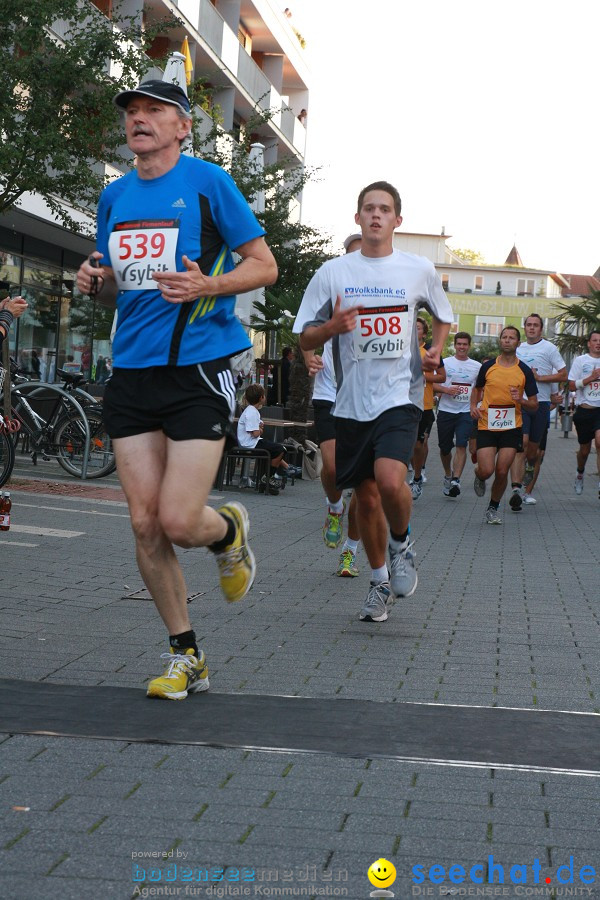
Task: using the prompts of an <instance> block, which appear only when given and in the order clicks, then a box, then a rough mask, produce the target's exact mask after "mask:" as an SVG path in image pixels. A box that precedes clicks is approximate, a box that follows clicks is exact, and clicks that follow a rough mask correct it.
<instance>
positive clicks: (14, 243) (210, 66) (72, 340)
mask: <svg viewBox="0 0 600 900" xmlns="http://www.w3.org/2000/svg"><path fill="white" fill-rule="evenodd" d="M84 2H93V5H94V6H96V7H97V8H98V10H99V11H100V12H101V13H102V14H103V15H105V16H107V17H108V18H112V16H113V13H115V14H117V13H118V14H120V15H126V16H132V17H134V18H135V19H137V21H139V23H140V24H141V25H143V26H144V27H150V26H151V25H152V24H153V23H154V22H156V21H157V20H161V19H164V18H165V16H167V15H168V14H172V15H173V16H174V17H176V18H177V20H178V24H177V25H176V26H175V27H174V28H172V29H170V30H169V32H168V33H167V34H162V35H160V36H159V37H157V38H156V39H155V40H154V43H153V45H152V47H151V48H150V51H149V55H150V56H151V57H152V58H154V59H157V60H158V59H161V58H164V57H166V56H168V54H169V53H171V52H172V51H179V50H180V49H181V46H182V42H183V40H184V38H186V37H187V39H188V45H189V49H190V56H191V59H192V65H193V72H192V78H193V79H197V78H203V79H204V81H205V83H206V84H207V85H208V86H210V88H211V97H212V103H213V106H214V107H218V110H219V117H220V122H221V124H222V127H223V129H224V130H226V131H229V130H233V131H234V132H235V131H236V130H237V131H239V130H240V129H242V128H243V127H244V126H245V124H246V122H247V121H248V120H249V119H250V118H251V116H252V115H253V113H255V112H257V111H260V110H267V109H272V110H273V109H274V110H275V114H274V115H273V116H272V118H270V120H269V121H268V122H266V123H265V124H264V125H262V126H261V127H260V128H259V129H258V130H257V131H256V132H253V133H255V135H256V140H258V141H260V142H261V143H262V144H263V145H264V147H265V150H264V159H265V163H266V164H269V163H271V162H275V161H277V160H279V159H292V160H297V161H299V162H301V161H302V160H303V159H304V152H305V142H306V124H305V121H306V120H305V118H304V116H301V114H302V112H303V111H304V110H306V109H307V107H308V93H309V72H308V68H307V66H306V63H305V60H304V56H303V51H302V47H301V45H300V42H299V40H298V37H297V36H296V34H295V32H294V30H293V28H292V27H291V24H290V22H289V19H288V18H287V17H286V15H285V13H284V7H283V4H282V5H280V4H279V3H277V2H276V0H84ZM55 29H56V35H57V36H58V37H59V38H64V29H63V26H62V25H61V23H56V25H55ZM149 77H159V78H160V77H162V73H161V71H160V70H159V69H153V70H151V72H150V73H149ZM195 114H196V116H197V118H198V119H199V121H200V124H201V128H202V127H203V125H204V127H205V130H206V131H208V130H209V129H210V127H211V124H212V122H211V119H210V110H208V111H207V110H204V109H200V108H199V107H196V109H195ZM299 116H300V117H301V118H299ZM126 169H127V161H126V156H125V157H124V162H123V166H122V171H125V170H126ZM106 171H107V174H108V175H109V176H113V177H114V176H116V175H118V174H120V172H119V170H118V169H114V168H112V167H106ZM70 212H71V214H72V215H73V216H74V217H75V218H76V220H78V221H80V222H82V223H86V222H87V224H88V225H90V224H91V226H92V229H93V220H92V219H91V218H90V217H86V215H85V213H82V212H80V211H75V210H70ZM93 249H94V243H93V241H92V240H88V239H86V238H84V237H82V236H81V235H79V234H77V233H75V232H71V231H69V230H67V229H65V228H63V227H62V226H61V225H60V224H59V223H58V221H57V220H56V217H55V216H54V215H53V214H52V212H51V211H50V210H49V208H48V207H47V205H46V203H45V202H44V200H43V199H42V198H41V197H39V196H36V195H31V194H30V195H25V196H24V197H23V198H22V200H21V201H20V203H19V206H18V207H15V208H14V209H13V210H11V211H10V212H9V213H8V214H6V215H5V216H3V217H0V288H3V289H8V290H10V292H11V293H12V294H13V296H14V295H16V294H18V293H21V294H23V296H25V297H26V298H27V300H28V301H29V309H28V311H27V313H25V315H23V317H22V318H21V319H20V320H19V322H18V323H17V325H16V326H15V327H14V328H13V329H12V330H11V353H12V355H13V356H15V357H16V358H17V359H18V361H19V363H20V364H21V365H22V367H23V368H24V369H26V370H30V371H31V359H32V351H33V350H35V351H36V354H37V358H38V359H39V360H40V364H41V376H42V378H44V379H47V380H50V381H52V380H54V374H55V370H56V368H57V367H60V366H62V365H64V363H65V362H67V361H68V362H70V363H72V365H75V364H80V365H81V366H82V371H84V374H85V375H86V376H88V377H94V374H95V369H96V363H97V361H98V360H99V359H100V357H102V358H104V359H106V358H110V342H109V336H110V327H111V322H112V313H111V312H110V311H108V310H106V309H104V308H103V307H102V306H100V305H99V304H97V303H95V302H94V301H92V300H90V298H88V297H83V296H81V295H79V294H78V292H77V288H76V285H75V273H76V271H77V269H78V267H79V264H80V262H81V259H82V258H83V257H84V256H85V255H87V254H89V253H90V252H91V251H92V250H93Z"/></svg>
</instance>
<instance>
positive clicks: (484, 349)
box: [469, 338, 500, 362]
mask: <svg viewBox="0 0 600 900" xmlns="http://www.w3.org/2000/svg"><path fill="white" fill-rule="evenodd" d="M499 353H500V344H499V343H498V339H497V338H488V339H487V340H486V341H482V342H481V343H480V344H471V349H470V350H469V356H470V357H471V359H476V360H477V362H483V360H484V359H496V357H497V356H498V354H499Z"/></svg>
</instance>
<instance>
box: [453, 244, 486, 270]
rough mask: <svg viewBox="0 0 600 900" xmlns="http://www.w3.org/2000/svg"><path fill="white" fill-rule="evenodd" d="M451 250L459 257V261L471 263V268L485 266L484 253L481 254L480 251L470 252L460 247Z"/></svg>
mask: <svg viewBox="0 0 600 900" xmlns="http://www.w3.org/2000/svg"><path fill="white" fill-rule="evenodd" d="M450 250H451V251H452V253H454V255H455V256H458V257H459V259H463V260H464V261H465V262H467V263H469V265H470V266H483V265H485V259H484V256H483V253H480V252H479V250H470V249H469V248H464V249H461V248H460V247H459V248H456V247H450Z"/></svg>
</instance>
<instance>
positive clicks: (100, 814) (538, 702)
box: [0, 431, 600, 900]
mask: <svg viewBox="0 0 600 900" xmlns="http://www.w3.org/2000/svg"><path fill="white" fill-rule="evenodd" d="M435 444H436V440H435V435H434V438H433V441H432V450H431V453H430V458H429V461H428V465H427V474H428V478H429V482H428V484H427V485H426V486H425V488H424V492H423V496H422V497H421V499H420V500H419V501H417V503H416V504H415V507H414V514H413V520H412V532H413V536H414V538H415V549H416V551H417V563H418V569H419V587H418V589H417V592H416V593H415V595H414V596H413V597H411V598H409V599H408V600H406V601H404V602H403V603H402V604H400V603H398V604H396V606H395V607H394V609H393V610H392V612H391V614H390V618H389V619H388V621H387V622H385V623H382V624H375V623H363V622H360V621H359V620H358V611H359V609H360V606H361V604H362V600H363V599H364V595H365V593H366V590H367V584H368V572H367V569H366V560H365V557H364V553H362V554H361V555H360V557H359V563H360V564H361V570H362V571H361V575H360V577H359V578H356V579H339V578H336V577H335V575H334V572H335V568H336V565H337V560H338V554H337V553H336V552H335V551H330V550H327V549H326V548H325V546H324V545H323V542H322V537H321V528H322V523H323V515H324V505H323V501H322V497H321V491H320V488H319V485H318V484H315V483H310V482H306V481H301V482H298V483H296V485H294V486H293V487H291V486H288V487H287V488H286V490H285V491H284V492H283V493H282V494H281V495H280V496H279V497H268V498H265V497H264V496H260V495H256V494H254V493H252V492H244V493H243V496H242V500H243V502H245V503H246V504H247V506H248V508H249V510H250V515H251V539H252V545H253V548H254V551H255V553H256V556H257V561H258V565H259V569H258V577H257V581H256V583H255V586H254V589H253V590H252V592H251V594H250V595H249V596H248V597H247V598H246V600H245V601H244V602H243V603H241V604H236V605H233V606H228V605H226V604H225V603H224V602H223V600H222V598H221V596H220V594H219V590H218V579H217V573H216V567H215V566H214V561H213V560H212V559H211V558H210V557H209V554H208V553H207V552H206V551H198V550H191V551H181V553H180V557H181V560H182V564H183V567H184V570H185V572H186V576H187V579H188V586H189V589H190V592H200V594H201V595H200V596H197V597H195V598H194V599H193V600H192V603H191V607H190V609H191V616H192V622H193V624H194V627H195V629H196V633H197V635H198V638H199V642H200V643H201V646H202V647H203V648H204V649H205V651H206V654H207V659H208V663H209V668H210V671H211V694H214V693H216V694H218V693H224V694H231V693H236V694H248V695H260V694H265V695H290V696H299V697H311V698H345V699H361V700H370V701H377V702H378V703H380V704H381V728H382V731H385V728H386V717H385V711H386V708H387V704H389V703H408V702H416V703H437V704H450V705H452V704H454V705H456V704H458V705H470V706H484V707H491V706H501V707H518V708H522V709H531V710H532V713H531V715H532V716H533V715H535V712H533V711H536V710H544V709H546V710H565V711H572V712H581V713H588V714H593V715H597V714H599V713H600V657H599V655H598V649H599V647H600V628H599V611H600V591H599V589H598V584H599V579H598V547H599V542H598V533H599V525H600V500H599V499H598V484H597V478H596V475H595V470H594V462H595V460H593V459H590V461H589V463H588V473H589V474H588V475H586V479H585V482H586V483H585V490H584V494H583V495H582V496H581V497H576V496H575V494H574V492H573V478H574V471H575V464H574V454H575V449H576V442H575V439H574V436H571V438H570V439H569V440H565V439H563V438H562V435H561V433H560V432H557V431H551V432H550V438H549V447H548V453H547V457H546V462H545V463H544V466H543V469H542V475H541V479H540V483H539V490H538V491H536V496H537V498H538V503H537V505H536V506H535V507H529V508H526V509H524V510H523V511H522V512H521V513H518V514H515V513H512V512H511V511H510V509H509V508H508V506H507V504H506V503H504V502H503V504H502V506H501V513H502V516H503V519H504V524H503V525H502V526H499V527H498V526H487V525H485V524H484V521H483V517H484V512H485V507H486V503H485V501H484V500H479V499H477V498H476V497H475V495H474V493H473V491H472V487H471V484H472V474H471V473H472V467H471V465H470V463H468V465H467V469H466V473H465V477H464V482H463V494H462V496H461V497H460V498H459V500H458V501H451V500H449V499H447V498H444V497H443V496H442V490H441V475H442V473H441V468H440V465H439V458H438V454H437V448H436V446H435ZM70 484H71V485H73V482H70ZM77 487H78V493H77V494H75V495H73V493H72V490H71V491H68V490H67V489H65V490H64V491H61V492H60V493H59V494H58V495H57V494H56V493H55V492H54V490H52V491H49V492H45V493H39V488H40V485H39V483H37V484H36V483H32V482H29V483H27V481H26V479H21V481H20V482H19V489H18V490H16V491H14V493H13V521H14V524H13V526H12V527H11V530H10V532H8V533H3V534H2V536H1V537H0V553H1V554H2V560H3V565H2V573H3V577H2V588H1V591H0V642H1V646H2V654H1V656H0V676H2V677H6V678H21V679H25V680H28V681H34V682H35V681H44V682H55V683H62V684H69V685H104V686H114V688H115V690H116V691H118V690H119V688H122V687H136V688H139V689H140V691H142V690H143V687H144V684H145V682H146V681H147V680H148V678H150V677H153V676H155V675H156V674H157V673H158V672H159V670H160V661H159V654H160V653H161V652H164V651H165V650H166V649H167V647H166V643H165V640H164V635H163V629H162V626H161V624H160V622H159V620H158V616H157V614H156V612H155V610H154V606H153V604H152V603H150V602H148V601H147V600H143V599H137V598H134V599H132V598H127V595H129V594H132V593H133V592H135V591H137V590H140V589H141V588H142V584H141V581H140V578H139V575H138V574H137V571H136V567H135V562H134V555H133V542H132V538H131V533H130V527H129V519H128V515H127V507H126V505H125V504H124V502H123V500H122V499H120V497H121V494H120V493H119V492H118V491H117V490H116V489H115V488H114V487H106V488H104V490H105V491H107V492H109V494H108V496H109V497H112V498H115V499H105V498H104V495H102V496H98V494H97V493H94V492H95V491H97V490H98V489H102V484H101V483H99V482H95V483H94V485H93V488H90V489H89V490H88V492H87V493H86V486H81V485H78V486H77ZM29 488H33V490H29ZM57 490H59V489H57ZM111 491H112V492H114V493H110V492H111ZM226 496H227V497H232V496H235V497H240V496H241V495H239V494H231V493H230V492H227V494H226ZM214 502H215V503H217V502H218V498H217V496H216V495H215V496H214ZM148 702H150V701H148ZM187 704H194V708H196V705H198V706H200V705H201V704H202V695H197V696H195V697H191V698H189V699H188V700H187V701H186V702H185V703H182V704H178V705H177V708H178V709H180V710H181V715H182V716H184V715H185V709H186V705H187ZM210 729H211V723H210V722H207V723H206V733H207V734H210ZM0 731H1V722H0ZM466 739H467V741H468V735H467V736H466ZM524 739H526V736H524ZM515 740H519V736H518V735H517V736H515ZM0 741H2V743H0V803H1V807H0V808H1V809H2V816H1V817H0V866H1V869H0V873H1V878H2V881H3V885H4V886H3V887H2V888H0V893H1V895H2V896H7V897H11V898H23V900H29V898H33V897H42V898H55V897H56V898H71V897H73V898H75V897H77V898H81V897H91V898H103V897H113V896H114V897H119V898H121V897H122V898H129V897H132V896H140V895H143V892H142V893H140V891H141V886H142V885H145V887H146V888H148V889H149V888H154V889H155V890H158V889H159V888H160V889H161V890H162V895H169V894H165V891H166V890H167V889H168V890H169V891H171V894H170V896H209V895H210V894H209V893H208V892H207V888H208V887H209V886H210V884H211V883H212V879H213V878H216V877H218V872H211V871H210V870H212V869H213V868H214V869H215V870H219V869H223V870H225V874H224V875H223V876H222V878H223V880H222V881H221V882H220V884H221V888H222V889H223V891H224V890H225V888H226V887H227V889H228V893H227V892H225V893H222V894H221V895H222V896H235V895H236V894H235V893H234V892H233V889H234V888H235V887H236V885H237V887H238V889H240V890H241V889H242V887H247V889H248V891H249V893H246V894H244V892H243V891H242V892H241V893H240V894H238V895H245V896H269V895H271V896H276V895H279V896H281V895H283V896H285V895H286V894H281V892H280V893H279V894H277V892H275V893H271V894H269V892H268V891H269V889H271V890H272V889H274V888H279V889H284V888H287V889H291V888H294V889H295V892H296V895H298V896H301V895H304V896H321V895H326V893H327V891H329V894H328V895H329V896H346V897H349V898H363V897H368V896H369V892H370V891H371V890H372V889H373V888H372V885H371V884H370V883H369V881H368V879H367V875H366V873H367V869H368V867H369V865H370V864H371V862H373V861H374V860H375V859H377V858H379V857H384V858H386V859H388V860H390V861H391V862H393V864H394V865H395V866H396V868H397V872H398V877H397V880H396V881H395V882H394V884H392V885H391V886H390V890H392V891H393V892H394V894H395V896H396V897H401V898H402V897H410V896H416V895H418V894H417V893H416V892H417V888H419V889H420V891H421V895H425V896H440V890H443V891H446V889H447V888H451V887H453V886H452V884H451V882H450V881H449V880H448V879H447V878H446V880H445V881H444V887H443V888H441V887H440V886H438V885H437V884H435V885H434V884H433V882H431V881H430V880H429V875H428V871H429V868H430V866H432V865H434V864H439V865H441V866H444V867H445V869H446V874H447V870H448V868H449V866H450V865H452V864H456V865H460V866H463V868H465V869H466V870H467V871H468V870H469V868H470V867H471V866H472V865H473V864H477V863H486V864H487V860H488V856H489V855H490V854H493V857H494V862H496V863H501V864H502V865H503V866H504V885H502V886H497V888H494V887H492V886H491V885H490V886H488V887H489V890H490V891H494V890H496V889H497V890H498V891H500V890H503V891H504V892H503V893H501V894H500V893H499V894H498V896H504V897H512V896H515V897H516V896H525V894H524V890H525V887H524V885H514V884H512V882H511V879H510V877H509V870H510V867H511V866H513V865H517V864H521V865H523V866H525V865H526V866H527V867H528V869H527V882H526V884H527V885H528V886H531V888H532V889H533V887H534V884H535V883H534V874H533V872H532V869H531V866H532V865H533V863H534V862H535V859H539V861H540V864H541V875H540V882H539V890H544V891H546V890H547V891H548V893H546V894H538V896H544V895H545V896H548V897H551V896H553V894H552V893H551V891H554V892H555V893H554V896H556V897H559V896H561V895H563V894H561V893H560V892H561V891H565V889H566V888H567V887H570V888H572V889H573V890H575V888H577V890H579V891H583V893H578V894H575V893H574V894H572V895H571V896H594V897H596V896H598V897H600V853H599V850H600V828H599V826H600V777H598V776H597V775H592V776H587V777H586V776H580V775H574V774H569V773H568V772H566V773H563V774H559V773H557V772H553V771H548V770H542V769H540V770H535V767H534V768H533V769H532V770H529V771H525V770H522V769H516V768H510V767H509V766H507V767H496V768H489V767H488V768H486V767H477V766H455V765H447V764H444V763H443V761H442V762H440V764H433V763H425V762H412V761H408V760H398V759H365V758H360V757H358V758H356V759H351V758H348V757H342V756H337V755H335V756H334V755H331V754H326V753H297V752H293V751H294V748H293V747H290V752H261V751H256V750H248V749H245V748H243V747H240V748H234V749H217V748H210V747H199V746H186V745H171V744H169V745H165V744H162V745H159V744H139V743H130V742H126V741H113V740H106V741H102V740H89V739H83V738H68V737H52V736H47V735H26V734H15V735H12V736H11V735H9V734H5V733H4V734H0ZM171 850H172V851H173V855H172V856H170V857H169V856H167V857H166V858H165V859H164V860H161V859H160V858H158V857H150V856H148V855H147V854H150V853H157V854H160V853H169V852H170V851H171ZM134 854H137V855H134ZM143 854H146V855H145V856H144V855H143ZM183 854H186V855H185V856H184V855H183ZM570 856H573V857H574V881H573V883H572V884H570V885H565V886H562V885H561V883H560V882H559V881H558V880H557V877H556V870H557V867H558V866H561V865H563V864H567V865H568V864H569V858H570ZM169 865H178V866H179V868H178V869H177V871H175V870H174V869H171V870H170V874H171V875H172V876H173V880H171V881H167V880H166V879H167V877H168V874H169V869H168V866H169ZM183 865H187V866H190V867H191V869H192V873H191V876H189V877H191V878H193V879H194V880H193V881H186V880H185V878H184V871H183V870H182V868H181V867H182V866H183ZM417 865H420V866H422V867H423V872H424V873H425V880H424V882H423V883H422V884H421V885H420V886H418V885H416V884H415V882H414V881H413V880H412V878H413V877H418V876H413V875H412V868H413V866H417ZM585 865H589V866H595V868H596V870H597V872H598V873H599V874H598V875H596V877H595V882H594V883H590V884H587V883H585V882H584V881H582V880H581V879H580V878H579V870H580V869H581V867H582V866H585ZM136 867H137V868H136ZM142 870H144V873H142ZM151 870H154V872H153V873H152V871H151ZM159 870H160V872H159ZM235 870H238V875H237V878H238V881H235V880H234V879H235V878H236V875H235ZM242 870H244V871H242ZM267 873H268V875H267ZM205 874H206V877H207V878H209V879H211V880H209V881H206V880H205V881H201V880H198V879H199V878H202V877H204V875H205ZM438 874H439V873H438ZM563 874H564V873H563ZM588 874H589V873H588ZM159 875H160V880H159V878H158V876H159ZM434 875H435V873H434ZM515 875H516V877H518V876H517V873H515ZM584 875H585V873H584ZM136 876H137V877H138V878H139V879H140V880H139V881H138V882H137V884H138V888H137V889H136V881H135V880H134V878H135V877H136ZM267 877H269V878H270V879H271V880H270V881H266V880H265V879H266V878H267ZM546 878H551V882H550V885H549V887H548V888H546V882H545V879H546ZM251 879H253V880H251ZM260 879H262V880H260ZM276 879H277V880H276ZM497 880H498V874H497V875H496V878H495V881H497ZM301 888H306V889H307V890H309V889H310V893H307V892H306V891H305V892H304V894H301V891H300V889H301ZM476 888H477V885H476V884H474V883H473V882H472V881H469V880H468V879H467V881H466V882H465V883H464V884H463V885H462V888H461V889H462V891H463V892H465V891H467V889H468V890H469V891H470V892H472V893H471V894H466V895H467V896H469V895H473V896H474V895H475V893H474V892H475V890H476ZM326 889H327V890H326ZM335 890H338V891H345V893H339V892H338V893H335ZM429 890H431V891H432V892H433V893H430V894H428V893H427V892H428V891H429ZM454 890H458V885H457V886H456V888H454ZM186 891H187V893H186ZM588 891H591V893H588ZM194 892H195V893H194ZM147 895H148V896H161V894H160V893H159V894H156V893H155V894H154V895H152V894H147ZM292 895H293V893H292V892H291V891H290V890H288V893H287V896H292ZM463 895H464V893H463ZM491 895H493V894H488V896H491Z"/></svg>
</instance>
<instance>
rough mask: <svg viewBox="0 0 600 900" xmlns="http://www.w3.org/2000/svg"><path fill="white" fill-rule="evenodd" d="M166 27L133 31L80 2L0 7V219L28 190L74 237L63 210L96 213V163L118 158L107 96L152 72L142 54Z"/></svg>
mask: <svg viewBox="0 0 600 900" xmlns="http://www.w3.org/2000/svg"><path fill="white" fill-rule="evenodd" d="M171 21H173V20H171ZM52 26H55V32H52V31H51V28H52ZM166 27H168V23H166V22H163V23H161V24H159V25H158V26H157V28H155V29H146V30H145V31H144V32H142V30H141V23H136V22H135V21H134V20H133V19H132V18H130V17H118V16H116V15H113V17H112V19H111V20H109V19H108V18H106V17H105V16H104V15H102V13H100V12H99V10H98V9H97V8H96V6H94V5H93V4H92V3H91V2H88V0H19V2H15V0H0V46H1V47H2V48H3V56H2V78H1V79H0V129H1V133H2V141H1V142H0V213H3V212H5V211H6V210H8V209H10V208H11V207H12V206H14V204H16V203H18V201H19V199H20V198H21V197H22V196H23V194H24V193H26V192H28V191H31V192H35V193H37V194H39V195H41V196H42V197H43V198H44V200H45V201H46V203H47V204H48V206H49V207H50V209H51V210H52V212H54V213H55V214H56V216H57V217H58V219H59V220H60V221H61V223H62V224H63V225H64V226H66V227H68V228H71V229H73V230H76V231H79V230H82V229H81V226H80V225H79V224H78V223H77V222H76V221H75V220H74V218H73V217H72V216H71V215H70V213H69V211H68V209H66V208H65V206H64V205H63V204H67V205H68V206H70V207H75V208H78V209H84V210H87V209H92V208H93V207H94V206H95V204H96V201H97V199H98V196H99V194H100V191H101V190H102V188H103V187H104V185H105V183H106V179H105V176H104V165H103V163H116V162H118V161H119V160H120V159H121V157H120V154H119V148H120V147H121V146H122V144H123V132H122V128H121V126H120V124H119V117H118V113H117V110H116V108H115V106H114V104H113V97H114V96H115V94H116V93H117V91H118V90H122V89H125V88H129V87H134V86H135V85H137V84H138V83H139V82H140V80H141V79H142V77H143V75H144V73H145V72H146V71H147V70H148V69H149V67H150V66H151V65H152V64H153V61H152V60H151V59H150V58H149V57H148V56H146V55H145V54H144V53H143V50H144V49H145V48H147V46H148V45H149V43H150V42H151V41H152V40H153V38H154V37H155V35H156V33H157V31H159V30H164V29H165V28H166ZM56 34H60V35H63V36H64V40H63V39H61V38H59V37H57V36H56ZM109 60H112V61H113V62H115V63H116V64H117V65H118V69H119V71H120V73H121V74H120V76H119V77H118V78H115V77H114V76H113V75H112V74H110V72H109V68H111V67H109V66H108V64H107V63H108V61H109Z"/></svg>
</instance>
